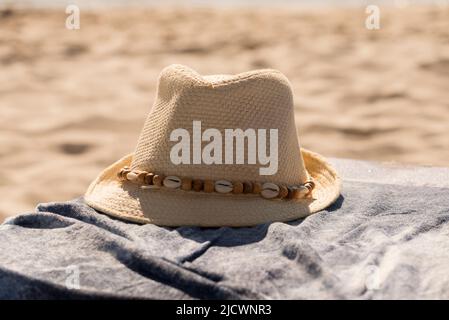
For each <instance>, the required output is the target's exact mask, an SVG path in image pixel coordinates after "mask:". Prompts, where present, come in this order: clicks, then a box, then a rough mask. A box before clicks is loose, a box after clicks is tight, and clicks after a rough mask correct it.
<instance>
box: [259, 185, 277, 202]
mask: <svg viewBox="0 0 449 320" xmlns="http://www.w3.org/2000/svg"><path fill="white" fill-rule="evenodd" d="M260 194H261V195H262V197H264V198H265V199H273V198H276V197H277V196H278V194H279V186H278V185H277V184H274V183H271V182H266V183H264V184H263V185H262V191H261V192H260Z"/></svg>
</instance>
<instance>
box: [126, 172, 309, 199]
mask: <svg viewBox="0 0 449 320" xmlns="http://www.w3.org/2000/svg"><path fill="white" fill-rule="evenodd" d="M117 177H118V178H119V179H120V181H130V182H133V183H136V184H140V185H141V188H142V189H160V188H162V187H164V188H169V189H180V190H184V191H194V192H206V193H212V192H216V193H222V194H225V193H232V194H259V195H261V196H262V197H263V198H265V199H285V200H289V199H303V198H309V197H310V196H311V194H312V191H313V189H314V188H315V183H314V182H313V181H307V182H305V183H303V184H300V185H291V186H286V185H279V184H276V183H272V182H265V183H261V182H251V181H234V182H231V181H228V180H222V179H221V180H217V181H213V180H201V179H193V178H190V177H178V176H164V175H162V174H156V173H152V172H146V171H142V170H131V169H130V168H129V167H123V168H122V169H121V170H120V171H119V172H118V173H117Z"/></svg>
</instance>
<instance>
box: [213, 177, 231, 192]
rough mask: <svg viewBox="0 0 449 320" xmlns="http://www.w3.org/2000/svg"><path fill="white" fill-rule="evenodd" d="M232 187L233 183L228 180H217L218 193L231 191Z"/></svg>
mask: <svg viewBox="0 0 449 320" xmlns="http://www.w3.org/2000/svg"><path fill="white" fill-rule="evenodd" d="M232 189H233V185H232V183H231V182H229V181H227V180H218V181H215V191H217V192H218V193H229V192H231V191H232Z"/></svg>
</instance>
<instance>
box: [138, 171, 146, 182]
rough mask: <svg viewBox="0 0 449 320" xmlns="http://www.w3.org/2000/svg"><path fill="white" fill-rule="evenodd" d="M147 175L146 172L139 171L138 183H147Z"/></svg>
mask: <svg viewBox="0 0 449 320" xmlns="http://www.w3.org/2000/svg"><path fill="white" fill-rule="evenodd" d="M146 175H147V173H146V172H145V171H138V172H137V180H136V181H137V182H139V183H145V177H146Z"/></svg>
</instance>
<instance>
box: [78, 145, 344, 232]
mask: <svg viewBox="0 0 449 320" xmlns="http://www.w3.org/2000/svg"><path fill="white" fill-rule="evenodd" d="M301 153H302V156H303V159H304V164H305V167H306V169H307V171H308V173H309V174H310V176H311V177H312V178H313V181H314V182H315V189H314V190H313V193H312V198H310V199H301V200H267V199H263V198H262V197H260V196H259V195H248V194H242V195H235V194H217V193H204V192H195V191H183V190H172V189H167V188H163V189H160V190H154V189H151V190H148V189H141V188H140V186H139V185H137V184H134V183H131V182H122V181H120V180H119V179H118V178H117V172H118V171H119V170H120V169H121V168H122V167H124V166H130V164H131V160H132V154H130V155H127V156H125V157H124V158H122V159H120V160H119V161H117V162H116V163H114V164H113V165H111V166H109V167H108V168H106V169H105V170H104V171H103V172H102V173H101V174H100V175H99V176H98V177H97V178H96V179H95V181H93V182H92V184H91V185H90V186H89V188H88V190H87V192H86V194H85V196H84V198H85V201H86V203H87V204H88V205H89V206H91V207H93V208H94V209H96V210H98V211H101V212H103V213H106V214H108V215H111V216H113V217H116V218H120V219H124V220H128V221H132V222H137V223H152V224H156V225H161V226H201V227H220V226H230V227H244V226H253V225H257V224H260V223H267V222H274V221H290V220H294V219H298V218H302V217H305V216H307V215H310V214H312V213H314V212H317V211H320V210H322V209H324V208H326V207H327V206H329V205H331V204H332V203H333V202H334V201H335V200H336V199H337V198H338V196H339V195H340V184H341V183H340V178H339V177H338V174H337V173H336V171H335V170H334V168H333V167H332V166H331V165H330V164H329V163H327V162H326V160H325V159H324V158H323V157H322V156H320V155H319V154H316V153H314V152H311V151H308V150H305V149H301Z"/></svg>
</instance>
